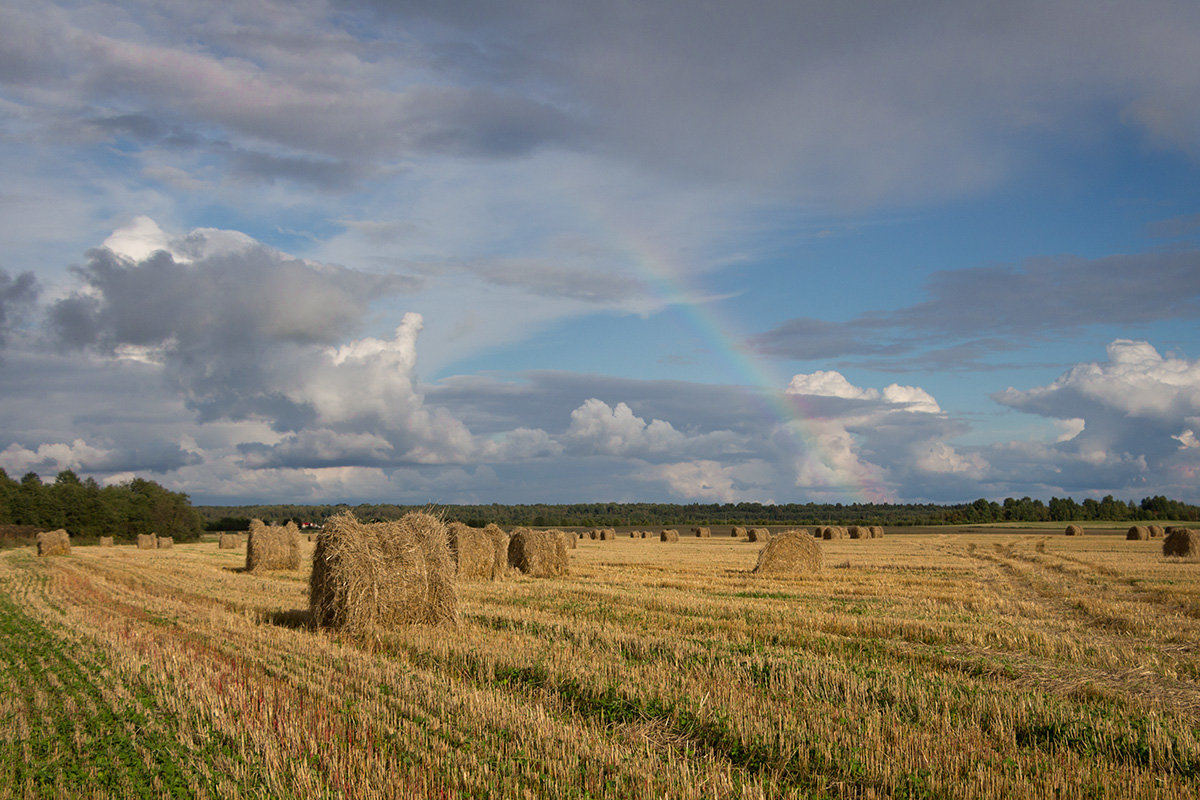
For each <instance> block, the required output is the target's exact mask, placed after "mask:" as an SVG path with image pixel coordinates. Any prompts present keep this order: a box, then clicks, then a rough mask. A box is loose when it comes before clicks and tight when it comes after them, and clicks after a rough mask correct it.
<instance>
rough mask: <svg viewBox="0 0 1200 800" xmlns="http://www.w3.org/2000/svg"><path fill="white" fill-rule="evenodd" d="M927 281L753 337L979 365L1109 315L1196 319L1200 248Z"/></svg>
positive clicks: (764, 343)
mask: <svg viewBox="0 0 1200 800" xmlns="http://www.w3.org/2000/svg"><path fill="white" fill-rule="evenodd" d="M925 289H926V293H927V295H928V299H927V300H924V301H922V302H920V303H916V304H913V305H910V306H906V307H902V308H899V309H896V310H894V311H877V312H868V313H865V314H863V315H861V316H859V317H856V318H855V319H852V320H849V321H846V322H829V321H822V320H814V319H810V318H799V319H793V320H789V321H787V322H785V323H782V324H780V325H778V326H776V327H775V328H774V329H772V330H770V331H767V332H766V333H763V334H760V335H758V336H755V337H753V339H752V340H751V344H752V346H753V347H754V348H755V349H756V350H758V351H759V352H761V353H764V354H767V355H774V356H783V357H786V358H792V359H797V360H809V359H818V358H837V357H851V356H859V357H863V356H868V357H876V358H878V357H881V356H887V357H888V358H887V359H886V363H888V364H890V365H892V366H893V368H898V367H902V366H903V365H904V363H906V361H907V362H908V363H912V364H925V365H926V366H930V367H937V368H945V367H949V366H957V367H960V368H963V367H968V368H971V367H974V368H978V367H981V366H983V363H982V361H983V359H985V358H986V357H988V356H990V355H994V354H995V353H998V352H1002V351H1005V350H1013V349H1019V348H1021V347H1023V346H1026V345H1028V344H1031V343H1032V342H1035V341H1045V340H1050V339H1052V338H1056V337H1060V336H1063V335H1066V334H1070V333H1077V332H1080V331H1084V330H1087V329H1088V328H1091V327H1094V326H1097V325H1100V324H1107V323H1110V322H1112V321H1120V322H1121V324H1123V325H1125V326H1129V325H1142V324H1149V323H1153V322H1161V321H1163V320H1178V319H1196V318H1197V317H1200V250H1182V251H1173V252H1163V253H1157V252H1154V253H1140V254H1133V255H1115V256H1108V257H1104V258H1098V259H1082V258H1074V257H1062V258H1041V259H1030V260H1028V261H1026V262H1023V263H1022V264H1021V265H1020V266H1014V265H1006V266H996V267H980V268H970V269H960V270H951V271H945V272H938V273H934V275H932V276H931V277H930V278H929V280H928V281H927V282H926V286H925ZM947 342H950V343H952V344H950V345H947Z"/></svg>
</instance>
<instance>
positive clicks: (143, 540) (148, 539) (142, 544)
mask: <svg viewBox="0 0 1200 800" xmlns="http://www.w3.org/2000/svg"><path fill="white" fill-rule="evenodd" d="M137 544H138V549H139V550H154V549H156V548H157V547H158V537H157V536H155V535H154V534H153V533H139V534H138V542H137Z"/></svg>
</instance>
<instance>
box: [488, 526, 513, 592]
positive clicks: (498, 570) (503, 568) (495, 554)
mask: <svg viewBox="0 0 1200 800" xmlns="http://www.w3.org/2000/svg"><path fill="white" fill-rule="evenodd" d="M483 532H484V533H486V534H487V535H488V538H489V539H490V540H491V541H492V577H493V578H494V579H499V578H503V577H504V576H505V575H507V574H508V534H507V533H505V532H504V529H503V528H501V527H500V526H499V525H497V524H496V523H494V522H489V523H488V524H487V525H485V526H484V528H483Z"/></svg>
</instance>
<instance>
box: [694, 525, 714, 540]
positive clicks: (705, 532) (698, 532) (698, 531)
mask: <svg viewBox="0 0 1200 800" xmlns="http://www.w3.org/2000/svg"><path fill="white" fill-rule="evenodd" d="M692 534H693V535H694V536H695V537H696V538H697V539H711V538H712V528H692Z"/></svg>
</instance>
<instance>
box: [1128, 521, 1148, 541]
mask: <svg viewBox="0 0 1200 800" xmlns="http://www.w3.org/2000/svg"><path fill="white" fill-rule="evenodd" d="M1125 538H1126V539H1127V540H1128V541H1131V542H1132V541H1136V540H1139V539H1149V538H1150V528H1149V527H1147V526H1145V525H1133V526H1132V527H1130V528H1129V530H1127V531H1126V532H1125Z"/></svg>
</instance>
